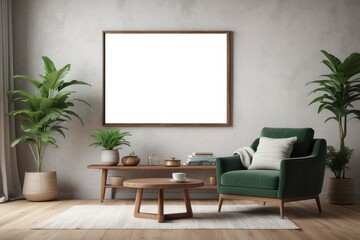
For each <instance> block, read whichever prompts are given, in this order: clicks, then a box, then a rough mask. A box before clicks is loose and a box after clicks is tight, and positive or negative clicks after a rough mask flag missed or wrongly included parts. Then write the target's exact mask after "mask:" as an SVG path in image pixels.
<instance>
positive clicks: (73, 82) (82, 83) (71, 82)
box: [58, 80, 91, 91]
mask: <svg viewBox="0 0 360 240" xmlns="http://www.w3.org/2000/svg"><path fill="white" fill-rule="evenodd" d="M72 85H87V86H91V85H90V84H88V83H86V82H83V81H79V80H71V81H70V82H64V83H63V84H61V85H59V87H58V91H61V90H62V89H64V88H66V87H68V86H72Z"/></svg>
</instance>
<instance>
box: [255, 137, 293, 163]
mask: <svg viewBox="0 0 360 240" xmlns="http://www.w3.org/2000/svg"><path fill="white" fill-rule="evenodd" d="M296 139H297V137H290V138H267V137H260V141H259V145H258V147H257V151H256V152H255V154H254V156H253V159H252V163H251V165H250V167H249V169H274V170H280V163H281V161H282V160H283V159H285V158H289V157H290V155H291V152H292V150H293V146H294V143H295V142H296Z"/></svg>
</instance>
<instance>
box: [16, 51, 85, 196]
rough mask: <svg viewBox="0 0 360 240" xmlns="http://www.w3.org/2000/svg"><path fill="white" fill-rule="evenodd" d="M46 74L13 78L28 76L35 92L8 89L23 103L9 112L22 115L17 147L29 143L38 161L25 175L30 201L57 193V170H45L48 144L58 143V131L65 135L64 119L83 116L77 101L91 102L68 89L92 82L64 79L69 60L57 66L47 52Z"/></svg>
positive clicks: (26, 189) (25, 189)
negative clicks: (21, 143)
mask: <svg viewBox="0 0 360 240" xmlns="http://www.w3.org/2000/svg"><path fill="white" fill-rule="evenodd" d="M42 60H43V63H44V66H45V74H44V75H40V78H39V79H33V78H31V77H29V76H26V75H15V76H14V79H20V80H25V81H27V82H29V83H31V84H32V85H33V86H34V87H35V92H30V91H25V90H14V91H11V92H9V94H10V95H11V96H12V100H13V101H15V102H19V103H21V104H19V105H21V106H20V107H19V108H17V110H15V111H12V112H10V113H9V114H10V115H11V116H16V117H18V116H21V118H20V127H21V131H22V134H21V135H20V136H18V137H17V138H16V139H15V140H13V141H12V143H11V146H12V147H14V146H16V145H17V144H19V143H20V142H25V143H27V144H28V145H29V147H30V150H31V153H32V157H33V159H34V161H35V166H36V172H26V173H25V178H24V186H23V195H24V196H25V198H26V199H28V200H30V201H47V200H52V199H54V198H55V197H56V196H57V193H58V190H57V179H56V172H42V164H43V160H44V154H45V152H46V150H47V147H48V146H53V147H56V148H57V147H58V145H57V144H56V139H55V135H56V134H60V135H62V136H63V137H65V133H64V130H65V129H67V128H66V127H64V123H66V122H68V121H70V120H71V119H72V118H73V117H75V118H77V119H79V120H80V122H81V124H83V122H82V120H81V118H80V116H79V115H78V114H77V113H75V112H74V111H72V108H73V107H74V105H75V102H76V101H80V102H82V103H85V104H87V105H89V104H88V103H87V102H86V101H84V100H81V99H72V100H71V99H70V96H72V94H73V93H75V91H67V90H66V89H67V88H68V87H69V86H72V85H89V84H87V83H85V82H83V81H78V80H71V81H65V76H66V74H67V73H68V72H69V70H70V66H71V65H70V64H67V65H65V66H64V67H62V68H61V69H56V67H55V65H54V63H53V62H52V61H51V60H50V59H49V58H48V57H46V56H44V57H42Z"/></svg>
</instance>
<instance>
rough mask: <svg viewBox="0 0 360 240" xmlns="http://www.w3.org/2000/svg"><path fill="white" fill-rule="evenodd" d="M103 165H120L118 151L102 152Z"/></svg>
mask: <svg viewBox="0 0 360 240" xmlns="http://www.w3.org/2000/svg"><path fill="white" fill-rule="evenodd" d="M100 161H101V163H102V164H104V165H109V166H113V165H118V163H119V151H118V150H117V149H116V150H105V149H103V150H101V159H100Z"/></svg>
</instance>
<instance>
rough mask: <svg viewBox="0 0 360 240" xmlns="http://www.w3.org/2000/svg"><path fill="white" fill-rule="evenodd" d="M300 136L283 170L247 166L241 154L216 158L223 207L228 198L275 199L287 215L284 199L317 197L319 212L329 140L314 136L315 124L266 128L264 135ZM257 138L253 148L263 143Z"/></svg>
mask: <svg viewBox="0 0 360 240" xmlns="http://www.w3.org/2000/svg"><path fill="white" fill-rule="evenodd" d="M294 136H296V137H297V140H296V142H295V144H294V146H293V149H292V152H291V155H290V158H287V159H284V160H282V161H281V163H280V170H268V169H254V170H253V169H246V168H245V167H244V166H243V165H242V163H241V161H240V156H239V155H233V156H231V157H220V158H217V159H216V178H217V179H218V180H217V190H218V192H219V194H220V196H219V208H218V211H219V212H220V211H221V206H222V203H223V201H224V200H225V199H240V200H253V201H261V202H264V205H265V203H266V202H275V203H278V204H279V208H280V216H281V218H284V203H285V202H292V201H299V200H306V199H315V200H316V203H317V207H318V209H319V212H321V205H320V200H319V194H320V193H321V189H322V184H323V179H324V172H325V159H326V141H325V140H324V139H314V138H313V136H314V130H313V129H311V128H263V129H262V131H261V137H268V138H289V137H294ZM259 139H260V138H257V139H256V140H255V141H254V142H253V143H252V144H251V148H252V149H254V150H255V151H256V150H257V147H258V145H259Z"/></svg>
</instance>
